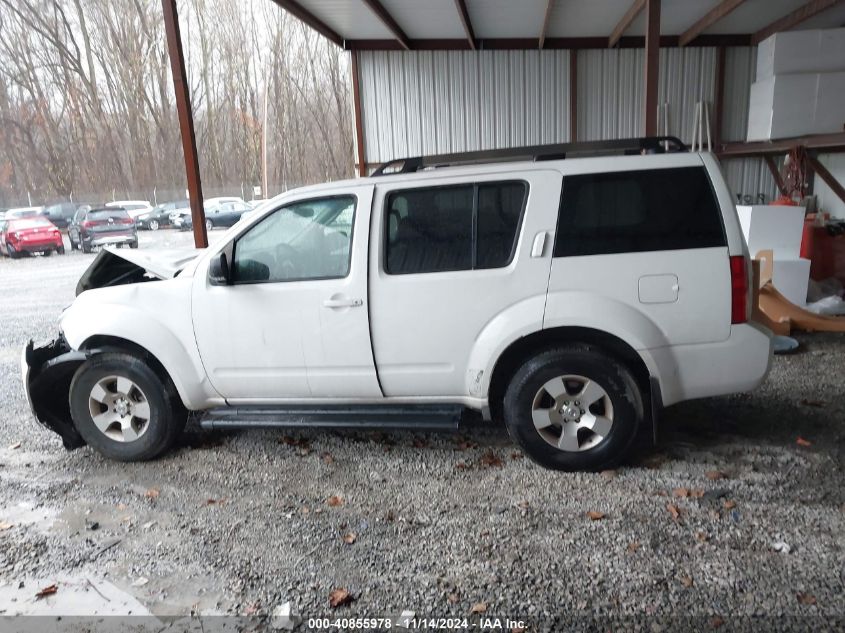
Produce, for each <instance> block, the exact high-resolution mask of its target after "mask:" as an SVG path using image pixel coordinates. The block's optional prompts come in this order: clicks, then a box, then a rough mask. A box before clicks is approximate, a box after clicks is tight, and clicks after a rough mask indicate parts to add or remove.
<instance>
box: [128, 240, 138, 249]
mask: <svg viewBox="0 0 845 633" xmlns="http://www.w3.org/2000/svg"><path fill="white" fill-rule="evenodd" d="M129 248H138V240H135V241H134V242H129Z"/></svg>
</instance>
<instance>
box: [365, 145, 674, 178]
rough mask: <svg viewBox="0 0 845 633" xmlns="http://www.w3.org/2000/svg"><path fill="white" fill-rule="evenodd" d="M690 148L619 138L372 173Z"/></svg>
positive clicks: (415, 161) (430, 160)
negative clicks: (576, 155)
mask: <svg viewBox="0 0 845 633" xmlns="http://www.w3.org/2000/svg"><path fill="white" fill-rule="evenodd" d="M686 151H687V146H686V145H684V143H683V141H681V140H680V139H679V138H677V137H675V136H644V137H641V138H626V139H616V140H612V141H587V142H581V143H556V144H551V145H528V146H525V147H509V148H506V149H491V150H481V151H477V152H458V153H455V154H437V155H432V156H414V157H410V158H397V159H394V160H391V161H388V162H386V163H382V164H381V165H379V167H378V168H377V169H376V170H375V171H374V172H373V173H372V175H373V176H387V175H394V174H410V173H413V172H416V171H420V170H423V169H430V168H434V167H447V166H453V165H473V164H479V163H494V162H500V161H501V162H504V161H515V160H534V161H542V160H560V159H563V158H567V157H568V156H569V155H571V154H578V155H582V156H584V155H586V156H588V155H602V154H611V153H620V152H621V153H624V154H641V153H644V152H645V153H649V154H662V153H665V152H686Z"/></svg>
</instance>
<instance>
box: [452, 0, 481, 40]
mask: <svg viewBox="0 0 845 633" xmlns="http://www.w3.org/2000/svg"><path fill="white" fill-rule="evenodd" d="M455 7H456V8H457V9H458V15H460V16H461V24H463V25H464V33H466V34H467V42H469V47H470V48H471V49H472V50H476V48H477V46H476V43H475V31H473V30H472V20H470V19H469V11H468V10H467V3H466V0H455Z"/></svg>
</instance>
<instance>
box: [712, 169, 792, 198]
mask: <svg viewBox="0 0 845 633" xmlns="http://www.w3.org/2000/svg"><path fill="white" fill-rule="evenodd" d="M722 173H724V175H725V180H726V181H727V183H728V187H729V188H730V189H731V191H732V192H733V194H734V202H741V203H742V204H747V202H746V201H749V202H750V203H751V204H760V201H759V198H758V196H759V194H763V196H764V202H765V203H769V202H771V201H772V200H774V199H775V198H776V197H777V196H778V194H779V192H778V191H777V185H776V184H775V179H774V178H773V177H772V173H771V172H770V171H769V168H768V167H766V163H765V161H764V160H763V159H762V158H729V159H724V160H723V161H722ZM737 196H741V199H740V198H737ZM748 196H750V198H748Z"/></svg>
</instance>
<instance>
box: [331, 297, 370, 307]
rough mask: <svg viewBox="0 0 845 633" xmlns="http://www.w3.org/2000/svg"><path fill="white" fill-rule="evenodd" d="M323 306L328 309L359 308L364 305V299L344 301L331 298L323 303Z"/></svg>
mask: <svg viewBox="0 0 845 633" xmlns="http://www.w3.org/2000/svg"><path fill="white" fill-rule="evenodd" d="M323 305H324V306H325V307H327V308H359V307H361V306H362V305H364V301H363V300H362V299H342V298H334V297H333V298H331V299H326V300H325V301H323Z"/></svg>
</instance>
